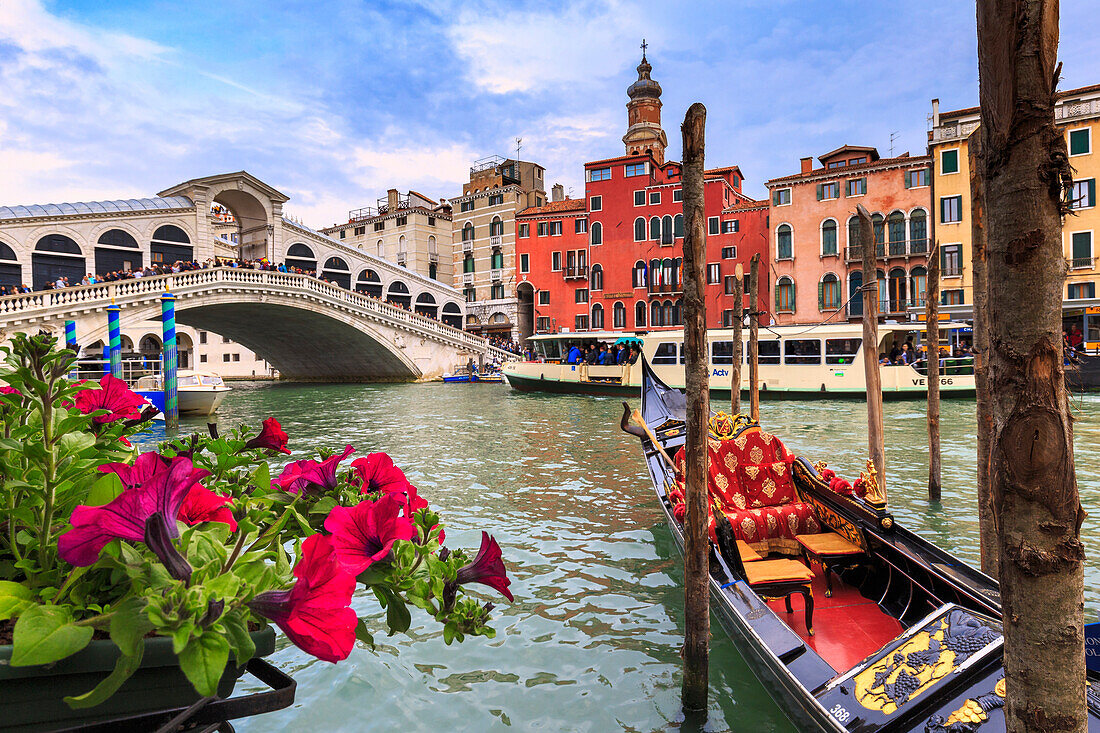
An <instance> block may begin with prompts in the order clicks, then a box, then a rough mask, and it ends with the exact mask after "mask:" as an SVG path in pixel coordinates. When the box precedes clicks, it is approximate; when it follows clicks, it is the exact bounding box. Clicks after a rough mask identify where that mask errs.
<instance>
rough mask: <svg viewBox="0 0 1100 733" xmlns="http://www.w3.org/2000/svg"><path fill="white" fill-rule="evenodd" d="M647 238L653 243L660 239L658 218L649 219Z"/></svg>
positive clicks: (659, 221) (659, 220)
mask: <svg viewBox="0 0 1100 733" xmlns="http://www.w3.org/2000/svg"><path fill="white" fill-rule="evenodd" d="M649 238H650V239H652V240H653V241H654V242H656V241H659V240H660V239H661V219H660V217H656V216H654V217H651V218H650V220H649Z"/></svg>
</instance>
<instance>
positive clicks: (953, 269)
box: [940, 264, 963, 277]
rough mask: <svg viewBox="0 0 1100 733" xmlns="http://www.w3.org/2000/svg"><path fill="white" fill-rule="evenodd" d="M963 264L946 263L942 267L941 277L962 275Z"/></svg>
mask: <svg viewBox="0 0 1100 733" xmlns="http://www.w3.org/2000/svg"><path fill="white" fill-rule="evenodd" d="M962 274H963V266H962V265H961V264H960V265H955V264H951V265H944V266H943V267H941V268H940V277H962Z"/></svg>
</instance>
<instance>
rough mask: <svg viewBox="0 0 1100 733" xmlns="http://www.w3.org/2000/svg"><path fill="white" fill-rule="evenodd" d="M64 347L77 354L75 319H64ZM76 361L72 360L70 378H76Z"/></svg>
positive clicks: (78, 349)
mask: <svg viewBox="0 0 1100 733" xmlns="http://www.w3.org/2000/svg"><path fill="white" fill-rule="evenodd" d="M65 348H66V349H69V350H70V351H72V352H73V353H75V354H77V355H79V353H80V347H79V346H77V345H76V321H65ZM77 371H78V370H77V368H76V362H73V370H72V371H71V372H69V378H70V379H76V376H77Z"/></svg>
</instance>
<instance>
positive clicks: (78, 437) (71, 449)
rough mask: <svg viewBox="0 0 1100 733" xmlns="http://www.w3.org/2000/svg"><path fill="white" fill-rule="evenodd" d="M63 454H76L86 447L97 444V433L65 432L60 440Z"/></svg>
mask: <svg viewBox="0 0 1100 733" xmlns="http://www.w3.org/2000/svg"><path fill="white" fill-rule="evenodd" d="M59 445H60V448H61V455H65V454H71V455H76V454H77V453H80V452H81V451H82V450H84V449H86V448H91V447H92V446H93V445H95V435H93V434H92V433H84V432H80V433H65V434H64V435H62V436H61V440H60V442H59Z"/></svg>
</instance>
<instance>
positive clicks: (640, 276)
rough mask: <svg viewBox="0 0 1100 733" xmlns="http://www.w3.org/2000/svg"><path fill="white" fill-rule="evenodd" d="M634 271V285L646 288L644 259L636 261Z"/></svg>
mask: <svg viewBox="0 0 1100 733" xmlns="http://www.w3.org/2000/svg"><path fill="white" fill-rule="evenodd" d="M639 221H640V220H639ZM633 273H634V279H633V282H634V287H636V288H644V287H645V262H643V261H642V260H638V261H637V262H635V263H634V270H633Z"/></svg>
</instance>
